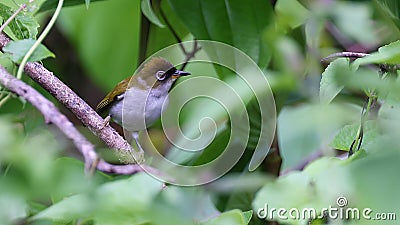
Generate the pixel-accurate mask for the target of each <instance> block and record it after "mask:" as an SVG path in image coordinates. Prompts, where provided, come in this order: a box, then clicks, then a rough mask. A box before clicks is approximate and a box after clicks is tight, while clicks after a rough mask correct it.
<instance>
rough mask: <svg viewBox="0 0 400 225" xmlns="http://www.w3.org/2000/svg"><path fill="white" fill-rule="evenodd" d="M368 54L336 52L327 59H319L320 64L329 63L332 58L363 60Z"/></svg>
mask: <svg viewBox="0 0 400 225" xmlns="http://www.w3.org/2000/svg"><path fill="white" fill-rule="evenodd" d="M369 55H370V54H368V53H361V52H337V53H333V54H330V55H328V56H327V57H325V58H323V59H321V62H329V61H331V59H333V58H338V57H347V58H363V57H365V56H369Z"/></svg>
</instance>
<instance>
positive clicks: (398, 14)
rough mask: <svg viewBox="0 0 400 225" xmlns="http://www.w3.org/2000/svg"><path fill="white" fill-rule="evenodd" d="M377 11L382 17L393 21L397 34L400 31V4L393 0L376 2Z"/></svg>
mask: <svg viewBox="0 0 400 225" xmlns="http://www.w3.org/2000/svg"><path fill="white" fill-rule="evenodd" d="M374 3H376V4H375V5H376V7H377V11H378V12H380V14H381V16H382V17H384V18H386V19H389V20H392V21H393V23H394V24H393V25H394V26H392V27H393V28H395V29H397V34H399V31H400V4H399V2H398V1H393V0H374Z"/></svg>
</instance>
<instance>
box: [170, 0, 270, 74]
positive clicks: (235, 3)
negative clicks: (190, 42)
mask: <svg viewBox="0 0 400 225" xmlns="http://www.w3.org/2000/svg"><path fill="white" fill-rule="evenodd" d="M169 3H170V4H171V6H172V8H173V10H174V11H175V13H176V14H177V15H178V16H179V17H180V19H181V21H182V22H183V23H184V24H185V25H186V27H187V28H188V30H189V31H190V32H191V33H192V34H193V35H194V36H195V38H196V39H203V40H215V41H220V42H224V43H226V44H230V45H233V46H235V47H237V48H239V49H240V50H242V51H244V52H245V53H246V54H248V55H249V56H250V57H251V58H252V59H253V60H254V61H255V62H256V63H257V64H258V65H259V66H261V67H264V66H265V65H266V64H267V63H268V61H269V58H270V54H271V53H270V52H269V51H268V49H267V48H266V44H265V42H263V35H264V32H265V31H266V28H267V27H268V25H270V24H271V23H272V20H271V19H270V18H271V17H272V16H273V9H272V6H271V4H270V3H269V2H268V1H264V0H254V1H248V2H246V3H245V4H243V1H241V0H231V1H206V0H193V1H187V0H169ZM266 35H267V34H266Z"/></svg>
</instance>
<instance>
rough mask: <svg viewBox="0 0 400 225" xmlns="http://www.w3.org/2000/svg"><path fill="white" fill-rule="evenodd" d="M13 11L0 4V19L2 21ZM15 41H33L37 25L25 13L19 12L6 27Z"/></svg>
mask: <svg viewBox="0 0 400 225" xmlns="http://www.w3.org/2000/svg"><path fill="white" fill-rule="evenodd" d="M14 11H15V10H12V9H11V8H10V7H8V6H6V5H4V4H1V3H0V18H2V19H3V20H4V21H5V20H7V19H8V18H9V17H11V16H12V14H13V13H14ZM8 27H9V28H10V29H11V32H12V33H13V34H14V35H15V37H16V38H17V39H35V38H36V35H37V33H38V28H39V24H38V23H37V21H36V19H35V18H34V17H33V16H32V15H30V14H28V13H25V12H23V11H22V12H20V13H19V14H18V15H17V16H16V17H15V18H14V19H13V20H12V21H11V22H10V24H9V25H8Z"/></svg>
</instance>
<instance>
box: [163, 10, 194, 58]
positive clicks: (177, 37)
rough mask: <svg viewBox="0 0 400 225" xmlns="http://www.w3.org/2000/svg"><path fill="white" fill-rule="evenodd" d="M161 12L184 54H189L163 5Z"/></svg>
mask: <svg viewBox="0 0 400 225" xmlns="http://www.w3.org/2000/svg"><path fill="white" fill-rule="evenodd" d="M160 14H161V17H162V18H163V20H164V22H165V24H167V27H168V28H169V30H170V31H171V33H172V35H174V37H175V39H176V41H177V42H178V44H179V47H180V48H181V50H182V52H183V54H185V55H188V53H187V51H186V49H185V46H183V44H182V40H181V38H180V37H179V35H178V33H177V32H176V31H175V29H174V28H173V27H172V25H171V24H170V23H169V21H168V19H167V17H166V16H165V14H164V11H163V9H162V7H160Z"/></svg>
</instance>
